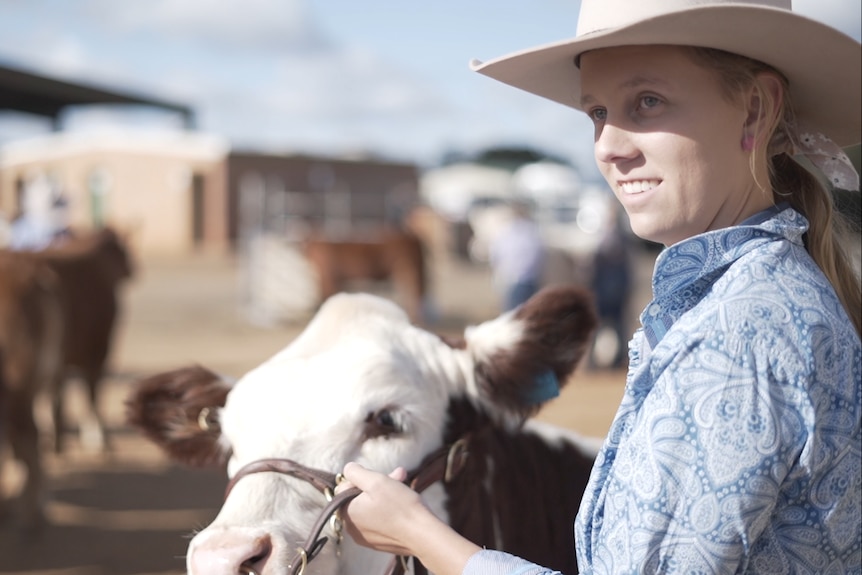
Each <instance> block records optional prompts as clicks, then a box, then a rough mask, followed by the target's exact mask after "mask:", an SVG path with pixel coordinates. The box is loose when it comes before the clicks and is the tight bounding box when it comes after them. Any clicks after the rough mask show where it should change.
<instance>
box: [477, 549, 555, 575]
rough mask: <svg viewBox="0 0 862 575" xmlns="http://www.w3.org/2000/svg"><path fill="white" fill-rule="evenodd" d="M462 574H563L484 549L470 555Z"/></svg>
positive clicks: (500, 552)
mask: <svg viewBox="0 0 862 575" xmlns="http://www.w3.org/2000/svg"><path fill="white" fill-rule="evenodd" d="M462 575H561V573H560V572H559V571H554V570H552V569H546V568H544V567H539V566H538V565H536V564H534V563H530V562H529V561H525V560H524V559H521V558H519V557H515V556H514V555H509V554H508V553H503V552H502V551H491V550H488V549H483V550H482V551H478V552H476V553H475V554H473V556H472V557H470V559H469V561H467V565H465V566H464V571H463V572H462Z"/></svg>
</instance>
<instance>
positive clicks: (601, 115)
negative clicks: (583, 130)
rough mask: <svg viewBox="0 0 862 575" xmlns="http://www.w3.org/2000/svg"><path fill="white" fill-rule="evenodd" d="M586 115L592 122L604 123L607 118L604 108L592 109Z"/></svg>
mask: <svg viewBox="0 0 862 575" xmlns="http://www.w3.org/2000/svg"><path fill="white" fill-rule="evenodd" d="M588 114H589V116H590V118H592V120H593V122H604V121H605V120H606V119H607V117H608V111H607V110H605V109H604V108H593V109H592V110H590V111H589V112H588Z"/></svg>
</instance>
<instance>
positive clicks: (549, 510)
mask: <svg viewBox="0 0 862 575" xmlns="http://www.w3.org/2000/svg"><path fill="white" fill-rule="evenodd" d="M469 430H473V432H472V435H471V440H470V456H469V458H468V461H467V464H466V466H465V468H464V470H463V472H462V473H461V474H459V476H458V477H456V478H455V479H454V480H453V481H452V482H451V483H450V484H448V485H447V486H446V491H447V505H446V506H447V511H448V513H449V517H450V524H451V526H452V527H453V528H454V529H455V530H456V531H458V532H459V533H461V534H462V535H464V536H465V537H467V538H468V539H470V540H471V541H473V542H474V543H476V544H477V545H480V546H485V547H488V548H490V549H497V550H500V551H507V552H509V553H512V554H514V555H518V556H520V557H524V558H526V559H529V560H531V561H534V562H536V563H539V564H540V565H544V566H546V567H552V568H555V569H558V570H560V571H562V572H563V573H576V572H577V571H576V565H575V554H574V543H573V535H572V534H573V523H574V519H575V515H576V514H577V510H578V506H579V505H580V501H581V497H582V495H583V492H584V489H585V487H586V482H587V479H588V478H589V474H590V470H591V468H592V464H593V460H592V459H591V457H589V456H588V455H585V454H584V453H583V452H582V451H581V449H580V448H579V447H578V446H576V445H573V444H570V443H564V442H560V443H558V444H554V445H551V444H550V443H548V442H547V441H545V440H544V439H543V438H542V437H540V436H539V435H537V434H535V433H532V432H528V431H525V430H518V431H515V432H512V431H505V430H503V429H501V428H500V427H499V426H495V425H492V424H491V421H490V419H489V418H488V417H487V415H485V414H482V413H480V412H478V411H477V410H476V409H475V408H473V407H472V406H471V405H470V404H468V403H467V402H459V403H453V404H452V406H451V407H450V422H449V427H448V429H447V437H446V439H447V440H448V441H452V440H454V439H455V438H457V437H460V436H461V435H463V434H464V433H465V432H468V431H469Z"/></svg>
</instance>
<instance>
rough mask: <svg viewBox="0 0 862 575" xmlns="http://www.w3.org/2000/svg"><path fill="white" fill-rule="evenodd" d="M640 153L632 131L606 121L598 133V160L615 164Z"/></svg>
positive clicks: (596, 149) (596, 151) (596, 148)
mask: <svg viewBox="0 0 862 575" xmlns="http://www.w3.org/2000/svg"><path fill="white" fill-rule="evenodd" d="M639 155H640V150H639V149H638V147H637V146H636V145H635V142H634V140H633V139H632V137H631V132H629V131H628V130H626V129H624V128H621V127H619V126H616V125H615V124H612V123H605V125H604V126H602V130H601V132H599V133H598V134H596V141H595V156H596V160H597V161H598V162H601V163H604V164H615V163H619V162H621V161H626V160H631V159H634V158H636V157H638V156H639Z"/></svg>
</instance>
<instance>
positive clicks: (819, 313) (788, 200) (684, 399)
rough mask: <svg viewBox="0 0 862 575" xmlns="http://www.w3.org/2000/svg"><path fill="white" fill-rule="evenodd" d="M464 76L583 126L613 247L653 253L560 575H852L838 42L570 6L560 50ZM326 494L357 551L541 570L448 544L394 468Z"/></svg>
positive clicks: (453, 570)
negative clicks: (606, 200) (622, 238)
mask: <svg viewBox="0 0 862 575" xmlns="http://www.w3.org/2000/svg"><path fill="white" fill-rule="evenodd" d="M475 68H476V70H478V71H479V72H481V73H482V74H485V75H488V76H490V77H492V78H496V79H499V80H501V81H503V82H506V83H508V84H511V85H513V86H516V87H519V88H521V89H523V90H527V91H529V92H532V93H535V94H538V95H540V96H543V97H546V98H550V99H552V100H555V101H558V102H561V103H564V104H566V105H569V106H571V107H573V108H576V109H579V110H582V111H583V112H585V113H586V114H587V115H588V116H589V117H590V119H591V120H592V122H593V125H594V151H595V159H596V162H597V164H598V166H599V168H600V170H601V172H602V174H603V175H604V177H605V179H606V180H607V182H608V184H609V185H610V186H611V188H612V189H613V190H614V193H615V195H616V197H617V199H618V200H619V201H620V203H621V204H622V206H623V208H624V209H625V211H626V213H627V214H628V217H629V222H630V225H631V228H632V231H633V232H634V233H635V234H636V235H638V236H639V237H641V238H643V239H645V240H649V241H652V242H657V243H661V244H663V245H664V246H665V247H664V249H663V251H662V252H661V253H660V254H659V256H658V258H657V260H656V263H655V269H654V272H653V282H652V284H653V285H652V287H653V300H652V301H651V302H650V303H648V304H647V306H646V308H645V309H644V312H643V313H642V315H641V317H640V322H641V326H640V327H639V328H638V329H637V331H636V332H635V334H634V336H633V338H632V340H631V342H630V344H629V366H628V373H627V380H626V388H625V392H624V396H623V399H622V402H621V405H620V407H619V410H618V411H617V414H616V416H615V418H614V421H613V423H612V424H611V428H610V431H609V433H608V436H607V438H606V440H605V442H604V445H603V446H602V448H601V450H600V452H599V454H598V457H597V459H596V462H595V465H594V467H593V470H592V475H591V479H590V482H589V484H588V486H587V489H586V492H585V494H584V498H583V501H582V503H581V507H580V510H579V512H578V515H577V518H576V519H575V527H574V551H573V552H575V553H576V554H577V561H578V568H579V570H580V572H581V573H583V574H590V575H621V574H632V575H634V574H638V575H643V574H647V575H648V574H653V573H697V574H703V575H705V574H725V573H726V574H731V573H744V574H765V573H769V574H771V575H779V574H803V573H805V574H809V573H824V574H831V573H835V574H838V573H841V574H849V573H857V574H858V573H862V537H860V533H862V341H860V329H862V286H860V281H859V278H858V277H857V276H856V275H855V274H854V273H853V271H852V268H851V266H850V263H849V261H848V258H847V256H846V253H845V251H844V248H843V246H842V244H841V242H840V238H841V230H840V226H839V221H840V218H839V214H838V213H836V212H835V211H834V209H833V203H832V195H831V193H830V190H829V188H828V186H826V185H824V184H825V183H826V182H828V183H831V184H832V185H833V186H835V187H840V188H844V189H850V190H854V189H855V190H858V188H859V176H858V174H857V173H856V171H855V170H854V168H853V166H852V164H851V163H850V162H849V160H848V159H847V157H846V155H844V154H843V152H842V150H841V146H850V145H854V144H856V143H858V142H859V140H860V132H862V119H860V113H862V49H860V44H859V42H858V41H856V40H854V39H852V38H850V37H848V36H846V35H844V34H843V33H841V32H839V31H837V30H834V29H833V28H830V27H828V26H826V25H824V24H821V23H819V22H815V21H813V20H810V19H807V18H805V17H802V16H799V15H797V14H795V13H794V12H793V11H792V10H791V6H790V0H759V1H758V0H748V1H746V2H741V1H739V0H736V1H722V0H582V2H581V7H580V16H579V20H578V33H577V36H576V37H575V38H574V39H573V40H569V41H563V42H556V43H554V44H549V45H546V46H542V47H539V48H536V49H533V50H527V51H522V52H518V53H516V54H514V55H511V56H506V57H503V58H499V59H497V60H494V61H491V62H489V63H486V64H476V65H475ZM803 162H804V164H805V165H808V166H809V167H810V170H811V171H809V169H807V168H806V167H804V166H803ZM344 474H345V476H346V478H347V482H346V483H345V484H344V486H343V487H342V489H343V488H345V487H347V486H350V485H351V484H352V485H355V486H357V487H359V488H360V489H361V490H362V491H363V493H361V494H360V495H359V496H358V497H357V498H356V499H354V500H353V501H352V502H351V503H350V505H349V506H348V507H347V510H346V511H347V512H346V514H345V518H346V522H347V530H348V532H349V533H350V534H351V536H352V537H354V539H356V540H357V541H358V542H360V543H361V544H363V545H367V546H370V547H373V548H375V549H380V550H383V551H387V552H393V553H398V554H401V555H413V556H415V557H418V558H419V559H420V560H421V561H422V563H423V564H424V565H425V566H426V567H428V569H429V570H430V571H432V572H433V573H435V574H436V575H461V574H463V575H515V574H517V575H540V574H547V573H551V572H552V571H551V570H550V569H546V568H544V567H542V566H539V565H535V564H533V563H531V562H529V561H527V560H525V559H522V558H518V557H514V556H512V555H508V554H506V553H504V552H501V551H495V550H490V549H481V548H479V547H478V546H476V545H475V544H474V543H472V542H470V541H467V540H466V539H464V538H463V537H461V536H460V535H459V534H457V533H455V532H454V531H453V530H452V529H451V528H449V527H448V525H446V524H445V523H444V522H442V521H441V520H440V519H438V518H437V517H435V516H434V515H433V514H431V512H430V511H429V510H428V509H427V508H426V507H425V506H424V505H423V503H422V499H421V497H419V495H417V494H416V493H415V492H413V491H412V490H410V489H409V488H408V487H406V486H405V485H403V484H402V483H401V482H400V481H399V479H402V478H403V476H404V472H403V470H401V469H396V470H394V471H393V472H392V473H391V475H390V476H388V477H387V476H386V475H384V474H381V473H378V472H376V471H372V470H367V469H364V468H362V467H361V466H360V465H358V464H356V463H349V464H347V465H346V466H345V468H344ZM567 575H572V574H567Z"/></svg>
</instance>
